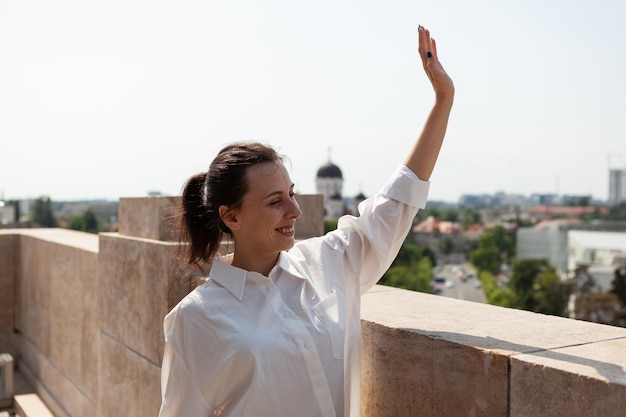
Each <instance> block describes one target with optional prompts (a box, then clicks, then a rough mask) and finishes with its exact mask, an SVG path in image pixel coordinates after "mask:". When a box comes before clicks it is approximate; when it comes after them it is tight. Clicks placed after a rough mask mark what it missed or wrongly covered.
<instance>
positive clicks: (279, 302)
mask: <svg viewBox="0 0 626 417" xmlns="http://www.w3.org/2000/svg"><path fill="white" fill-rule="evenodd" d="M265 293H266V295H267V296H268V298H269V299H270V300H271V305H272V307H273V309H274V313H275V314H276V315H277V316H278V317H279V319H280V320H281V322H282V323H283V325H284V327H285V328H286V329H287V330H288V332H289V334H290V335H291V337H292V340H293V343H295V344H296V346H297V347H298V350H299V351H300V353H301V355H302V358H303V359H304V363H305V364H306V368H307V374H308V376H309V379H310V381H311V386H312V387H313V395H314V396H315V398H316V400H317V403H318V404H319V407H320V412H321V414H320V415H321V416H324V417H327V416H328V417H336V413H335V406H334V403H333V398H332V395H331V393H330V387H329V385H328V381H326V375H325V373H324V368H323V366H322V360H321V358H320V355H319V352H318V350H317V347H316V345H315V343H314V341H313V338H312V337H311V334H310V333H309V331H308V329H307V326H306V325H305V324H304V323H303V322H302V321H301V320H300V319H299V318H298V317H297V316H296V314H294V312H293V311H292V310H291V309H290V308H289V307H288V306H287V304H285V303H284V302H283V299H282V296H281V294H280V292H279V291H278V288H277V287H276V286H275V285H274V284H273V283H270V284H269V285H268V286H267V287H266V289H265Z"/></svg>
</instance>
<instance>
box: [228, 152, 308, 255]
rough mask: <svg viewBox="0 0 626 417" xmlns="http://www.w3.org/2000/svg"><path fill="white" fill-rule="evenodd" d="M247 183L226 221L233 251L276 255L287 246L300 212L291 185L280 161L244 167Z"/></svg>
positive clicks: (291, 238)
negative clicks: (233, 244)
mask: <svg viewBox="0 0 626 417" xmlns="http://www.w3.org/2000/svg"><path fill="white" fill-rule="evenodd" d="M246 176H247V181H248V185H249V189H248V192H247V193H246V194H245V195H244V197H243V200H242V204H241V208H240V209H239V210H236V211H235V212H234V213H233V214H232V216H233V218H234V219H235V220H236V221H235V222H234V223H233V224H229V223H227V225H228V226H229V227H230V229H231V231H232V233H233V236H234V238H235V251H236V252H240V251H247V253H249V254H250V255H253V256H255V257H266V256H276V255H277V254H278V252H280V251H282V250H287V249H290V248H291V247H292V246H293V244H294V242H295V239H294V236H295V229H294V226H295V223H296V219H298V218H299V217H300V216H301V215H302V211H300V207H299V206H298V203H297V202H296V199H295V195H294V190H293V189H294V185H293V183H292V182H291V179H290V178H289V174H288V173H287V169H286V168H285V166H284V165H283V164H282V163H277V162H264V163H261V164H258V165H254V166H252V167H250V168H248V169H247V170H246Z"/></svg>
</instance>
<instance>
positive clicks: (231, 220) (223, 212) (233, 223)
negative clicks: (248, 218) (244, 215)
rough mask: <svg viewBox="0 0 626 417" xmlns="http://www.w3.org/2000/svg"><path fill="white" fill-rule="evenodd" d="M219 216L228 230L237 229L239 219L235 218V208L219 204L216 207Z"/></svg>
mask: <svg viewBox="0 0 626 417" xmlns="http://www.w3.org/2000/svg"><path fill="white" fill-rule="evenodd" d="M218 211H219V214H220V218H221V219H222V221H223V222H224V224H225V225H226V226H227V227H228V228H229V229H230V230H238V229H239V226H240V224H239V221H238V219H237V212H236V211H235V210H231V209H230V208H229V207H228V206H224V205H222V206H220V208H219V209H218Z"/></svg>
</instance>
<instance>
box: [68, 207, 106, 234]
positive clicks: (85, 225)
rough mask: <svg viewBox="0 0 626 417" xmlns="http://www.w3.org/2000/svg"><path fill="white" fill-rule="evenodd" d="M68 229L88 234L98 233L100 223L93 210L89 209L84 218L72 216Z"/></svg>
mask: <svg viewBox="0 0 626 417" xmlns="http://www.w3.org/2000/svg"><path fill="white" fill-rule="evenodd" d="M67 227H68V229H72V230H80V231H83V232H88V233H98V232H99V231H100V230H101V229H100V222H99V221H98V218H97V217H96V214H95V213H94V212H93V210H91V209H89V210H87V211H86V212H85V213H83V215H82V216H72V217H70V220H69V222H68V225H67Z"/></svg>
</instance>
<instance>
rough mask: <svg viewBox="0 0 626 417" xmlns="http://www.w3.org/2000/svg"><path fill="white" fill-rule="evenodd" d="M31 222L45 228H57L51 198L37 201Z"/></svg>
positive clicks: (41, 198)
mask: <svg viewBox="0 0 626 417" xmlns="http://www.w3.org/2000/svg"><path fill="white" fill-rule="evenodd" d="M31 221H32V222H33V223H34V224H36V225H39V226H43V227H56V226H57V221H56V219H55V217H54V214H53V211H52V200H50V197H40V198H38V199H37V200H35V207H34V210H33V213H32V214H31Z"/></svg>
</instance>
